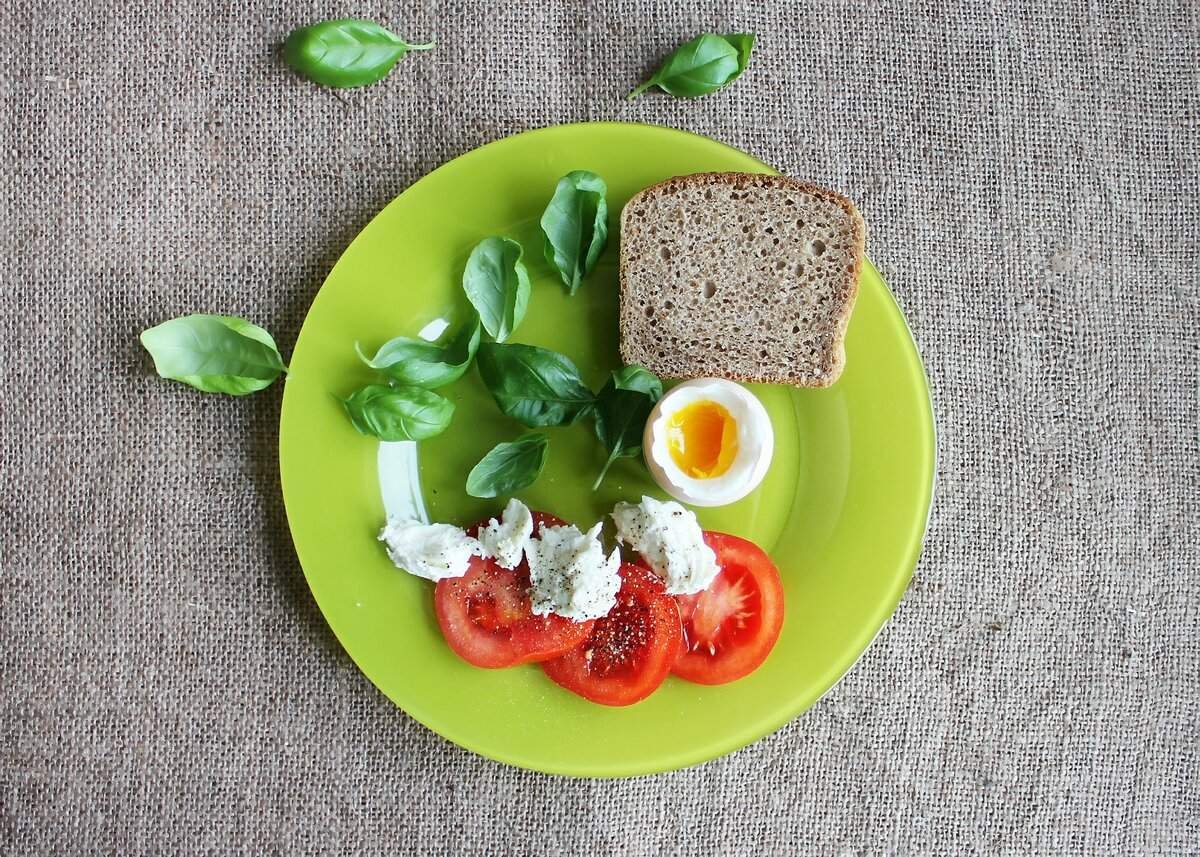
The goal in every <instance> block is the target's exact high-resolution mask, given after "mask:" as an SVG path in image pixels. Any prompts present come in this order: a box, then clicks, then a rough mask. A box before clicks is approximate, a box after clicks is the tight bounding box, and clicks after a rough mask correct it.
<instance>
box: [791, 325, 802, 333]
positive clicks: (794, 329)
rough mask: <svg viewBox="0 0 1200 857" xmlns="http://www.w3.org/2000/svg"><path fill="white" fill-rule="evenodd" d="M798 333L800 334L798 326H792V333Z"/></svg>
mask: <svg viewBox="0 0 1200 857" xmlns="http://www.w3.org/2000/svg"><path fill="white" fill-rule="evenodd" d="M799 332H800V325H798V324H793V325H792V333H799Z"/></svg>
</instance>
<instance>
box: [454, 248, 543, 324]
mask: <svg viewBox="0 0 1200 857" xmlns="http://www.w3.org/2000/svg"><path fill="white" fill-rule="evenodd" d="M524 252H525V251H524V250H522V249H521V245H520V244H518V243H517V242H516V241H513V240H512V239H511V238H498V237H492V238H484V239H483V240H482V241H480V242H479V243H478V244H476V245H475V249H474V250H472V251H471V256H470V258H468V259H467V267H466V269H465V270H464V271H463V291H464V292H466V293H467V300H469V301H470V302H471V306H473V307H475V311H476V312H478V313H479V320H480V321H481V322H483V329H484V330H486V331H487V332H488V335H489V336H491V337H492V339H494V340H496V341H497V342H503V341H504V340H506V339H508V337H510V336H511V335H512V332H513V331H514V330H516V328H517V325H519V324H520V323H521V319H523V318H524V317H525V309H526V307H528V306H529V274H528V273H527V272H526V271H525V264H524V263H523V262H522V261H521V256H522V255H523V254H524Z"/></svg>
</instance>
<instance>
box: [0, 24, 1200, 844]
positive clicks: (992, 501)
mask: <svg viewBox="0 0 1200 857" xmlns="http://www.w3.org/2000/svg"><path fill="white" fill-rule="evenodd" d="M349 14H353V15H357V16H362V17H375V18H377V19H378V20H380V21H382V22H384V23H387V24H390V25H393V26H394V27H395V28H396V29H397V30H399V31H400V32H402V33H403V34H404V35H406V36H409V37H411V38H412V39H414V40H422V39H426V38H430V37H432V38H436V39H437V41H438V43H439V47H438V49H437V50H435V51H432V52H430V53H427V54H421V55H413V56H411V57H409V58H406V59H405V60H404V61H403V62H402V63H401V65H400V66H399V67H398V68H397V69H396V70H395V72H394V73H393V74H392V75H391V76H390V77H389V78H388V79H387V80H386V81H384V82H383V83H381V84H379V85H377V86H374V87H371V88H369V89H365V90H350V91H343V92H333V91H330V90H326V89H321V88H319V87H316V86H313V85H311V84H308V83H306V82H304V81H302V80H299V79H297V78H296V77H295V76H293V75H292V74H290V73H289V72H287V70H286V69H284V68H283V67H282V65H281V63H280V61H279V59H278V56H277V47H278V44H279V43H280V41H281V40H282V38H283V36H284V35H285V34H286V33H287V32H288V31H289V30H290V29H291V28H292V27H294V26H298V25H301V24H304V23H309V22H311V21H313V20H317V19H320V18H325V17H334V16H339V15H349ZM705 30H711V31H715V32H730V31H743V30H750V31H753V32H755V33H757V34H758V35H759V44H758V47H757V49H756V51H755V54H754V58H753V60H752V62H751V66H750V68H749V70H748V72H747V73H746V75H745V76H744V77H743V79H741V80H740V81H738V82H737V83H736V84H735V85H734V86H732V87H730V88H729V89H727V90H725V91H722V92H720V93H718V94H716V95H712V96H709V97H705V98H701V99H698V100H688V101H685V100H673V99H670V98H668V97H653V96H646V97H644V98H642V99H640V100H638V101H635V102H626V101H625V100H624V95H625V93H626V92H627V91H628V90H629V89H630V88H631V87H632V86H633V85H634V84H635V83H636V82H638V81H639V80H640V79H642V78H643V77H644V75H645V74H646V73H647V72H648V71H649V70H651V69H652V68H653V67H654V66H655V65H656V63H657V61H658V60H659V58H661V57H662V56H663V55H664V54H665V53H666V52H667V51H668V50H670V48H671V47H673V46H674V45H675V44H678V43H679V42H681V41H683V40H684V39H686V38H689V37H690V36H692V35H694V34H696V33H698V32H701V31H705ZM1198 69H1200V6H1198V5H1197V4H1196V3H1194V2H1189V0H1180V2H1177V3H1161V4H1160V3H1154V2H1146V3H1137V4H1134V3H1096V2H1092V3H1077V4H1076V3H1061V4H1060V3H1028V4H1023V3H1011V2H1005V0H996V2H992V3H987V4H984V3H962V4H958V3H942V2H934V0H892V2H863V3H856V2H855V3H852V2H848V0H847V2H832V3H816V2H814V3H750V2H742V3H721V4H711V5H709V4H701V3H689V2H678V0H675V1H674V2H657V3H656V2H648V0H605V2H599V0H597V2H587V3H584V2H572V3H568V2H522V3H517V2H503V3H493V2H486V3H485V2H465V0H458V2H412V3H383V2H377V0H364V2H361V3H357V4H347V3H343V2H340V0H339V2H335V3H332V4H328V5H327V4H319V3H314V2H290V3H281V4H275V3H225V2H215V0H210V2H203V0H178V2H170V3H166V2H161V3H154V2H151V0H129V2H115V0H99V2H97V3H94V4H79V3H68V2H62V0H50V2H42V0H39V2H34V0H0V157H2V159H3V167H2V168H0V261H2V263H3V264H2V266H0V853H4V854H39V855H41V854H72V853H114V854H136V853H181V854H210V853H211V854H220V853H239V852H240V853H252V854H264V853H283V854H299V853H414V854H417V853H429V854H450V853H453V854H548V855H549V854H563V855H574V854H660V853H666V854H676V853H686V854H707V853H716V854H748V855H751V854H752V855H760V854H810V853H811V854H878V853H902V854H913V853H946V854H965V853H999V852H1006V853H1032V852H1039V853H1096V854H1100V853H1103V854H1110V853H1170V854H1183V853H1197V851H1198V850H1200V846H1198V845H1197V843H1200V797H1198V794H1200V791H1198V786H1200V782H1198V774H1200V728H1198V723H1197V718H1198V714H1197V710H1198V707H1200V706H1198V696H1200V690H1198V689H1200V509H1198V506H1200V487H1198V486H1200V455H1198V431H1200V411H1198V407H1197V398H1198V395H1200V379H1198V366H1200V333H1198V331H1200V274H1198V269H1200V210H1198V207H1197V198H1198V197H1200V167H1198V164H1200V95H1198V93H1200V72H1198ZM597 119H621V120H636V121H644V122H651V123H656V124H662V125H670V126H674V127H678V128H683V129H687V130H691V131H696V132H699V133H701V134H706V135H709V136H712V137H714V138H716V139H718V140H722V141H724V142H727V143H730V144H732V145H734V146H737V147H739V148H742V149H744V150H745V151H747V152H750V153H751V154H753V155H755V156H757V157H759V158H762V159H763V160H765V161H767V162H769V163H771V164H773V165H775V166H777V167H778V168H780V169H782V170H784V171H785V172H788V173H790V174H793V175H797V176H800V177H804V178H809V179H813V180H815V181H817V182H820V183H822V184H825V185H828V186H831V187H834V188H838V189H840V190H842V191H843V192H845V193H846V194H847V195H849V196H850V197H851V198H853V199H854V200H856V201H857V202H858V204H859V205H860V207H861V209H862V211H863V213H864V216H865V218H866V220H867V223H868V225H869V238H868V251H869V253H870V254H871V257H872V258H873V259H874V261H875V262H876V264H877V265H878V266H879V267H880V268H881V270H882V272H883V274H884V276H885V277H886V278H887V280H888V281H889V283H890V284H891V286H892V289H893V290H894V292H895V294H896V297H897V299H898V300H899V302H900V304H901V306H902V307H903V309H904V311H905V313H906V315H907V317H908V319H909V321H910V323H911V325H912V328H913V331H914V335H915V337H916V339H917V341H918V343H919V345H920V348H921V351H922V353H923V355H924V358H925V361H926V365H927V369H928V373H929V377H930V380H931V384H932V388H933V396H934V405H935V411H936V415H937V421H938V425H939V430H940V438H939V456H940V458H939V465H938V474H937V495H936V499H935V506H934V512H933V518H932V526H931V529H930V532H929V535H928V538H927V541H926V546H925V551H924V555H923V557H922V559H921V562H920V565H919V567H918V568H917V571H916V574H915V577H914V579H913V583H912V585H911V587H910V588H909V590H908V592H907V594H906V595H905V598H904V601H903V603H902V604H901V606H900V608H899V610H898V611H897V613H896V615H895V616H894V618H893V619H892V620H891V622H890V623H889V624H888V625H887V626H886V628H885V629H884V631H883V633H882V634H881V635H880V637H879V638H878V640H877V641H876V642H875V644H874V645H873V646H872V647H871V648H870V649H869V651H868V652H867V654H866V655H865V656H864V658H863V659H862V660H861V661H860V662H859V663H858V665H857V666H856V667H855V668H854V669H853V670H852V671H851V672H850V673H849V675H848V676H847V677H846V678H845V680H844V681H842V682H841V683H840V684H839V685H838V686H837V687H836V688H835V689H834V690H833V691H832V692H830V693H829V694H828V695H827V696H826V697H825V698H824V699H823V700H822V701H821V702H819V703H818V704H817V705H816V706H815V707H813V708H812V709H811V710H810V711H809V712H808V713H807V714H806V715H805V716H803V717H801V718H799V719H798V720H796V721H795V722H793V723H792V724H790V725H789V726H787V727H785V728H784V729H782V730H781V731H780V732H778V733H777V734H775V735H773V736H771V737H769V738H766V739H764V740H762V741H760V742H758V743H757V744H755V745H753V746H751V747H749V748H747V749H745V750H742V751H740V752H737V753H735V754H733V755H731V756H728V757H726V758H723V759H720V760H718V761H714V762H711V763H709V764H706V765H702V766H700V767H698V768H694V769H691V770H687V771H683V772H678V773H674V774H668V775H661V776H655V777H646V778H640V779H634V780H627V781H572V780H566V779H561V778H553V777H546V776H541V775H538V774H534V773H528V772H523V771H519V770H514V769H511V768H506V767H503V766H501V765H498V764H495V763H492V762H489V761H486V760H483V759H480V758H478V757H476V756H473V755H472V754H470V753H468V752H466V751H464V750H461V749H458V748H457V747H455V746H453V745H451V744H449V743H447V742H445V741H443V740H441V739H440V738H438V737H437V736H435V735H433V734H431V733H429V732H427V731H426V730H425V729H424V728H422V727H421V726H419V725H417V724H416V723H414V722H413V721H411V720H409V719H408V718H407V717H406V716H404V715H403V714H402V713H401V712H400V711H398V710H397V709H395V708H394V707H393V706H392V705H391V704H390V703H389V702H388V701H387V700H386V699H385V698H384V697H383V696H382V695H381V694H380V693H378V692H377V691H376V690H375V689H374V688H373V687H372V686H371V684H370V683H369V682H368V681H367V680H366V679H365V678H364V677H363V676H362V675H361V674H360V673H359V672H358V671H357V670H356V668H355V667H354V665H353V664H352V663H351V661H350V660H349V658H348V657H347V656H346V654H345V653H344V652H343V651H342V650H341V649H340V648H339V646H338V645H337V643H336V641H335V640H334V639H333V637H332V635H331V634H330V633H329V631H328V630H327V628H326V626H325V624H324V622H323V620H322V617H321V615H320V613H319V611H318V610H317V608H316V606H315V604H314V603H313V601H312V598H311V596H310V595H309V593H308V590H307V588H306V586H305V583H304V579H303V576H302V574H301V571H300V568H299V566H298V564H297V561H296V559H295V555H294V553H293V551H292V548H291V543H290V540H289V536H288V533H287V527H286V522H285V519H284V512H283V506H282V501H281V498H280V494H279V487H278V462H277V455H276V441H277V419H278V414H279V403H280V402H279V400H280V394H281V390H280V385H276V386H274V387H273V388H271V389H270V390H268V391H266V392H264V393H260V394H257V395H255V396H252V397H249V398H246V399H241V400H233V399H230V398H227V397H220V396H204V395H201V394H198V393H195V392H193V391H191V390H189V389H186V388H183V387H181V386H179V385H173V384H168V383H166V382H163V381H160V380H159V379H157V378H155V377H153V375H152V372H151V370H150V366H149V361H148V359H147V357H146V355H145V354H144V353H143V352H142V351H141V349H140V347H139V346H138V344H137V339H136V337H137V334H138V332H139V331H140V330H142V329H143V328H145V327H147V326H149V325H151V324H154V323H157V322H158V321H161V320H163V319H165V318H168V317H171V316H175V315H179V314H183V313H186V312H193V311H223V312H229V313H236V314H240V315H244V316H246V317H248V318H251V319H254V320H255V321H257V322H259V323H261V324H263V325H264V326H266V327H267V328H268V329H270V330H272V331H273V332H274V333H276V334H277V337H278V339H279V340H280V342H281V345H282V346H283V348H284V351H285V352H287V351H289V350H290V347H291V345H292V343H293V342H294V341H295V337H296V333H297V331H298V330H299V327H300V324H301V321H302V320H303V318H304V314H305V311H306V308H307V307H308V305H309V303H310V302H311V300H312V298H313V296H314V294H315V293H316V290H317V289H318V287H319V286H320V283H321V281H322V279H323V278H324V276H325V275H326V274H327V272H328V271H329V269H330V267H331V266H332V264H333V262H334V261H335V260H336V258H337V257H338V255H339V253H340V252H341V251H342V250H343V249H344V248H345V247H346V245H347V244H348V243H349V241H350V240H351V238H352V237H353V236H354V235H355V233H356V232H357V231H358V230H359V229H360V228H361V227H362V226H363V225H364V224H365V223H366V222H367V221H368V220H369V219H370V218H371V217H372V215H373V214H374V213H375V212H376V211H378V210H379V209H380V208H381V207H382V206H383V205H384V204H385V203H386V202H388V201H389V200H390V199H391V198H392V197H394V196H395V195H396V194H397V193H399V192H400V191H402V190H403V189H404V188H405V187H406V186H407V185H409V184H410V183H411V182H413V181H415V180H416V179H417V178H419V177H420V176H422V175H423V174H425V173H426V172H428V171H429V170H431V169H432V168H434V167H436V166H437V165H439V164H441V163H443V162H445V161H446V160H448V159H450V158H453V157H454V156H456V155H459V154H461V153H463V152H466V151H468V150H470V149H472V148H474V147H476V146H479V145H481V144H484V143H487V142H489V141H492V140H496V139H498V138H501V137H504V136H506V135H509V134H512V133H514V132H518V131H522V130H526V129H530V128H537V127H541V126H546V125H551V124H556V123H561V122H568V121H580V120H597Z"/></svg>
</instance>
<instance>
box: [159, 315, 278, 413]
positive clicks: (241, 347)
mask: <svg viewBox="0 0 1200 857" xmlns="http://www.w3.org/2000/svg"><path fill="white" fill-rule="evenodd" d="M140 338H141V342H142V345H143V346H144V347H145V349H146V350H147V351H149V352H150V356H151V357H153V358H154V370H155V371H156V372H158V374H159V375H161V376H162V377H163V378H170V379H171V380H173V381H180V382H182V383H184V384H187V385H189V386H192V387H195V388H196V389H197V390H203V391H205V392H206V393H228V394H229V395H231V396H244V395H246V394H247V393H253V392H254V391H256V390H261V389H263V388H265V387H268V386H270V384H271V382H272V381H274V380H275V379H276V378H278V377H279V375H280V373H282V372H285V371H286V370H287V367H285V366H284V364H283V358H282V357H280V356H279V349H278V348H277V347H276V346H275V340H274V339H272V338H271V334H269V333H267V332H266V331H265V330H263V329H262V328H261V327H259V326H258V325H256V324H251V323H250V322H248V321H246V320H245V319H243V318H236V317H234V316H229V315H185V316H182V317H180V318H174V319H171V320H170V321H165V322H163V323H162V324H160V325H157V326H156V327H152V328H150V329H149V330H144V331H142V335H141V337H140Z"/></svg>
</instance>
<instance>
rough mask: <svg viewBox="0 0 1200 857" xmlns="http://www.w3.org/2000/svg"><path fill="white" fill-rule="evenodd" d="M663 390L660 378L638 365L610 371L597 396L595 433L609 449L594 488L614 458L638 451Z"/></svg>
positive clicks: (632, 455)
mask: <svg viewBox="0 0 1200 857" xmlns="http://www.w3.org/2000/svg"><path fill="white" fill-rule="evenodd" d="M662 394H663V387H662V381H660V380H658V378H657V377H656V376H655V375H654V374H653V373H651V372H647V371H646V370H645V369H643V368H642V367H641V366H624V367H622V368H620V369H617V370H616V371H615V372H613V373H612V377H611V378H609V379H608V383H607V384H605V385H604V387H603V389H601V390H600V395H599V396H597V397H596V437H598V438H600V442H601V443H602V444H604V448H605V449H607V450H608V458H607V459H606V460H605V462H604V467H603V468H602V469H601V470H600V475H599V476H597V477H596V481H595V482H594V483H593V484H592V490H593V491H595V490H596V489H597V488H599V487H600V483H601V482H603V481H604V477H605V476H607V475H608V469H609V468H610V467H612V464H613V462H614V461H616V460H617V459H618V458H633V457H635V456H637V455H640V454H641V452H642V434H643V432H644V431H645V429H646V420H648V419H649V418H650V411H652V410H653V409H654V403H655V402H657V401H658V400H659V399H660V398H662Z"/></svg>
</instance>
